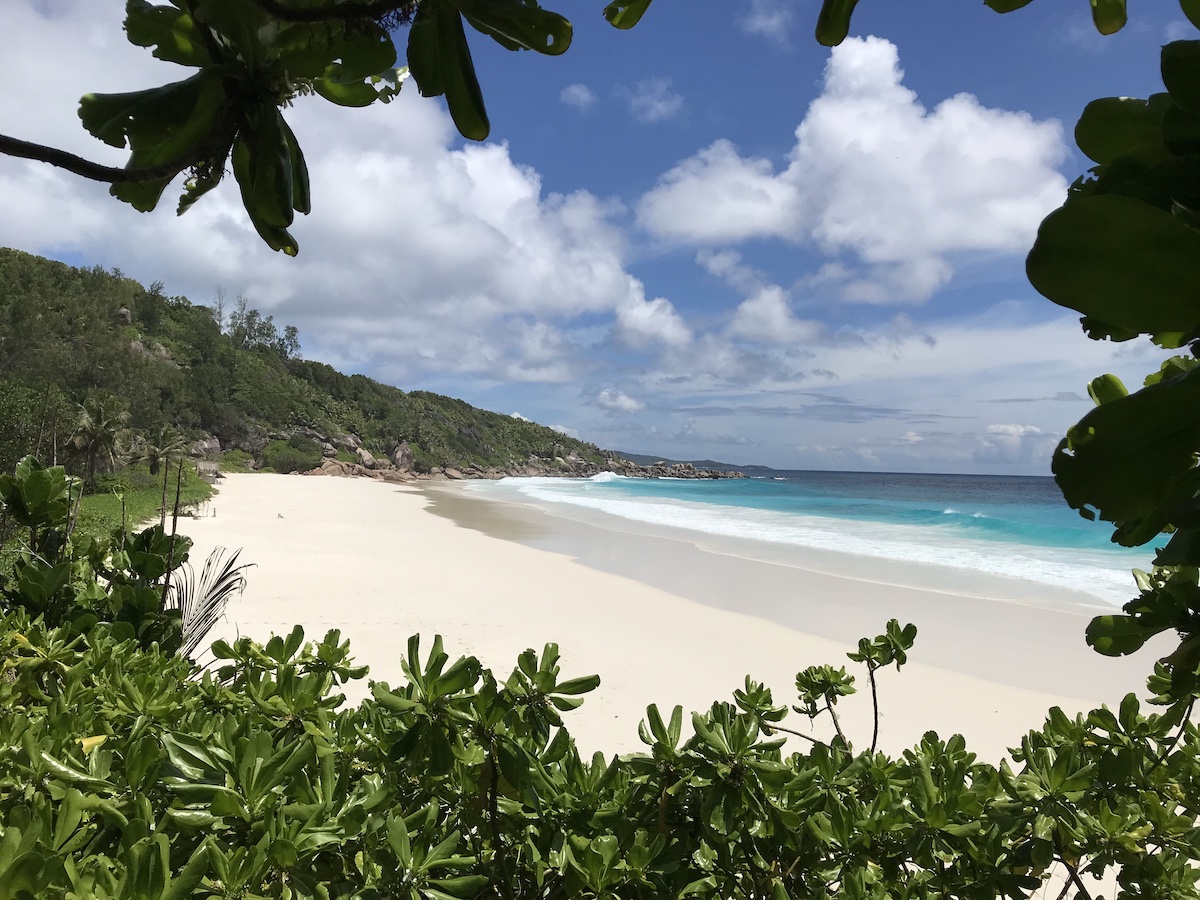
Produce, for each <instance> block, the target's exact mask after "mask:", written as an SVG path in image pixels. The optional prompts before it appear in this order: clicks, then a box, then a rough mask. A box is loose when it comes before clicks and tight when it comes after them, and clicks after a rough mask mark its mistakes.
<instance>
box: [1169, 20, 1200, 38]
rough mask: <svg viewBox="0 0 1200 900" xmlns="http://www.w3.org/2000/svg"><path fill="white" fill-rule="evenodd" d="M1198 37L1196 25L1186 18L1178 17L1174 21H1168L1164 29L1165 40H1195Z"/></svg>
mask: <svg viewBox="0 0 1200 900" xmlns="http://www.w3.org/2000/svg"><path fill="white" fill-rule="evenodd" d="M1195 39H1196V26H1195V25H1193V24H1192V23H1191V22H1189V21H1187V20H1186V19H1177V20H1176V21H1174V22H1168V23H1167V26H1166V27H1165V28H1164V29H1163V40H1165V41H1168V42H1170V41H1194V40H1195Z"/></svg>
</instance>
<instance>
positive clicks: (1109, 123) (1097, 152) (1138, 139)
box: [1075, 94, 1171, 165]
mask: <svg viewBox="0 0 1200 900" xmlns="http://www.w3.org/2000/svg"><path fill="white" fill-rule="evenodd" d="M1170 106H1171V97H1170V95H1168V94H1154V95H1152V96H1151V97H1150V98H1149V99H1148V100H1138V99H1135V98H1132V97H1104V98H1102V99H1100V100H1093V101H1092V102H1091V103H1089V104H1088V105H1087V106H1086V107H1084V110H1083V115H1081V116H1080V117H1079V122H1078V123H1077V124H1076V125H1075V143H1076V144H1078V145H1079V149H1080V150H1082V151H1083V152H1084V154H1085V155H1086V156H1087V157H1088V158H1089V159H1091V160H1093V161H1094V162H1097V163H1100V164H1102V165H1104V164H1107V163H1111V162H1113V161H1114V160H1117V159H1120V158H1122V157H1132V158H1136V159H1138V160H1139V161H1142V162H1147V163H1153V162H1158V161H1161V160H1164V159H1167V158H1168V157H1169V156H1170V153H1169V152H1168V150H1167V147H1166V145H1165V144H1164V143H1163V117H1164V115H1165V114H1166V111H1167V109H1169V108H1170Z"/></svg>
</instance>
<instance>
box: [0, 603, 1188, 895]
mask: <svg viewBox="0 0 1200 900" xmlns="http://www.w3.org/2000/svg"><path fill="white" fill-rule="evenodd" d="M108 628H109V626H105V625H101V626H97V627H96V628H95V629H93V630H92V632H91V633H90V634H89V635H88V639H87V642H86V643H85V642H84V641H83V640H82V639H81V638H80V637H78V636H71V634H70V633H69V632H67V631H65V630H62V629H50V628H46V627H45V626H44V625H42V624H41V623H40V622H38V621H31V620H30V618H29V617H28V615H27V614H25V613H24V612H14V613H11V614H9V615H7V616H5V617H3V619H0V660H2V663H0V894H2V895H3V896H5V897H37V898H67V897H83V896H96V897H114V898H115V897H127V898H134V897H137V898H168V897H170V898H181V897H273V898H281V900H282V898H293V897H319V898H326V897H344V898H351V897H411V898H420V897H427V898H435V900H446V898H473V897H499V898H516V897H522V898H525V897H545V898H566V897H580V898H600V897H610V898H616V897H620V898H647V900H649V898H662V897H713V898H716V897H721V898H727V897H746V898H760V897H761V898H772V900H774V898H784V897H797V898H800V897H804V898H809V897H813V898H832V897H846V898H867V897H869V898H889V897H905V898H907V897H970V898H985V897H986V898H992V897H999V896H1008V897H1025V896H1029V894H1030V892H1031V891H1033V890H1034V889H1035V888H1037V887H1039V886H1040V885H1041V884H1042V882H1043V880H1044V879H1045V878H1046V877H1047V875H1048V874H1049V873H1050V872H1051V870H1052V869H1054V868H1055V867H1057V868H1058V869H1059V870H1060V872H1061V873H1062V875H1063V877H1065V878H1066V879H1068V880H1069V881H1072V882H1074V881H1076V880H1078V885H1077V886H1076V887H1075V891H1074V892H1078V895H1079V896H1084V897H1086V896H1089V895H1088V894H1087V892H1086V889H1085V888H1084V887H1083V885H1084V882H1083V880H1082V878H1083V877H1084V876H1085V875H1087V874H1089V873H1099V872H1103V871H1105V870H1107V869H1109V868H1111V867H1116V868H1117V870H1118V871H1119V883H1120V886H1121V893H1120V894H1119V896H1126V897H1192V896H1195V888H1194V884H1195V880H1196V871H1195V869H1194V868H1193V867H1192V865H1191V862H1190V861H1191V860H1193V859H1194V857H1195V856H1196V853H1197V843H1198V842H1200V837H1198V835H1200V832H1198V831H1197V828H1196V824H1197V823H1196V818H1197V813H1198V810H1197V809H1196V805H1195V801H1194V798H1195V796H1196V791H1195V785H1196V784H1197V783H1200V763H1198V762H1197V754H1196V749H1197V748H1196V737H1197V736H1196V730H1195V728H1194V727H1193V726H1191V725H1190V724H1186V723H1185V724H1183V725H1182V726H1181V725H1180V722H1181V720H1182V718H1183V709H1182V707H1178V706H1176V707H1172V708H1171V709H1169V710H1168V711H1167V712H1166V713H1165V714H1164V715H1150V716H1146V715H1144V714H1143V713H1142V711H1141V709H1140V708H1139V704H1138V702H1137V701H1136V700H1135V699H1133V698H1132V697H1130V698H1127V699H1126V701H1125V702H1124V703H1123V704H1122V705H1121V708H1120V710H1119V711H1117V712H1112V711H1109V710H1107V709H1101V710H1098V711H1095V712H1093V713H1092V714H1091V715H1090V716H1088V717H1086V718H1085V717H1079V718H1075V719H1071V718H1068V717H1067V716H1065V715H1064V714H1063V713H1062V712H1061V711H1059V710H1057V709H1056V710H1052V711H1051V713H1050V718H1049V720H1048V721H1047V723H1046V726H1045V727H1044V728H1043V729H1042V730H1041V731H1040V732H1034V733H1031V734H1029V735H1027V736H1026V737H1025V738H1023V739H1021V740H1020V741H1019V744H1020V746H1019V748H1018V749H1017V752H1016V757H1015V758H1016V762H1017V766H1019V768H1016V769H1014V768H1012V767H1010V766H1009V765H1008V764H1007V763H1005V764H1002V765H1001V766H1000V767H999V768H997V767H995V766H992V765H989V764H986V763H982V762H980V761H978V760H977V759H976V758H975V756H974V754H972V753H970V752H969V751H968V750H967V748H966V747H965V745H964V742H963V740H962V738H960V737H952V738H950V739H949V740H942V739H940V738H939V737H937V736H936V735H934V734H928V735H926V737H925V738H924V740H922V742H921V743H920V744H919V745H918V746H917V747H914V748H912V749H911V750H908V751H906V752H905V753H903V754H902V755H901V756H899V757H897V758H890V757H888V756H886V755H884V754H882V753H875V752H871V751H866V752H855V751H854V750H853V748H852V746H851V744H850V741H849V740H848V738H847V737H846V736H844V735H838V734H836V733H835V736H834V738H833V739H832V740H830V741H829V742H827V743H826V742H820V741H812V740H811V739H810V745H806V749H805V751H804V752H785V748H784V747H783V740H782V734H781V732H783V731H785V730H788V729H789V727H790V726H789V725H787V724H785V723H786V721H787V710H786V709H785V708H784V707H782V706H776V705H774V703H773V700H772V697H771V693H770V692H769V691H768V690H766V689H765V688H763V687H762V686H760V685H757V684H755V683H754V682H752V681H749V680H748V681H747V683H746V685H745V686H744V688H743V689H742V690H739V691H737V692H736V693H735V694H734V702H732V703H714V704H713V706H712V707H711V708H710V709H709V710H707V711H706V712H703V713H695V714H693V716H692V718H691V728H690V729H689V731H690V732H691V734H690V736H689V735H687V734H685V732H684V727H683V724H684V720H683V714H682V710H680V709H679V708H678V707H677V708H676V709H675V710H674V711H672V712H671V713H670V714H667V715H663V714H662V713H660V711H659V710H658V709H657V708H655V707H650V708H649V709H648V710H647V718H646V721H645V722H644V723H643V725H642V726H641V734H642V738H643V740H644V741H645V742H646V743H647V745H648V752H647V753H645V754H638V755H630V756H625V757H614V758H606V757H604V756H603V755H602V754H596V755H595V756H594V757H593V758H591V759H590V760H585V759H581V758H580V756H579V754H578V752H577V751H576V748H575V745H574V742H573V741H572V739H571V738H570V736H569V734H568V733H567V731H566V729H565V728H564V727H563V724H562V718H561V715H562V713H564V712H566V711H568V710H570V709H572V708H574V707H576V706H578V705H579V703H580V702H581V695H582V694H584V693H586V692H587V691H589V690H591V689H592V688H594V687H595V686H596V685H597V684H598V682H599V679H598V678H595V677H585V678H577V679H571V680H567V681H561V680H560V679H559V665H558V652H557V648H556V647H555V646H554V645H553V644H550V645H547V646H546V648H545V649H544V651H543V652H542V653H541V654H540V655H538V654H536V653H534V652H533V651H532V650H529V651H526V652H525V653H523V654H522V655H521V656H520V658H519V660H518V663H517V666H516V668H515V669H514V670H513V672H512V673H511V675H509V677H508V678H507V679H505V680H503V681H500V680H498V679H497V678H496V677H495V676H494V675H493V674H492V673H491V672H490V671H488V670H487V669H485V668H484V667H482V666H481V665H480V664H479V662H478V661H477V660H475V659H473V658H464V659H459V660H458V661H456V662H454V663H450V660H449V659H448V657H447V655H446V654H445V653H444V652H443V650H442V646H441V641H440V639H435V640H434V642H433V646H432V648H431V650H430V652H429V653H428V655H424V656H423V655H422V654H421V653H420V650H419V645H418V641H417V639H416V638H415V637H414V638H412V639H410V641H409V643H408V648H407V652H406V654H405V658H404V663H403V670H404V673H405V676H406V681H405V683H404V684H403V685H399V686H397V687H395V688H393V687H390V686H389V685H386V684H379V683H377V684H374V685H373V688H372V697H371V698H370V699H368V700H367V701H365V702H364V703H362V704H361V705H360V706H359V707H356V708H344V707H342V706H341V701H342V697H341V695H340V694H339V693H338V689H339V687H340V686H341V685H342V684H344V683H345V682H346V681H347V680H349V679H353V678H360V677H362V676H363V675H364V674H365V670H364V669H363V668H361V667H355V666H353V665H352V664H351V662H350V660H349V656H348V652H349V648H348V646H347V644H346V643H345V642H343V641H341V639H340V635H339V634H338V632H336V631H334V632H330V633H329V634H328V635H327V636H326V638H325V639H324V640H323V641H322V642H321V643H319V644H315V645H305V644H304V642H303V633H302V632H301V631H300V629H299V628H297V629H295V630H294V631H293V632H292V633H291V634H290V635H289V636H288V637H287V638H282V637H275V638H272V639H271V641H269V642H268V643H267V644H266V645H265V646H262V645H259V644H256V643H253V642H252V641H250V640H248V639H241V640H239V641H238V642H236V643H235V644H232V645H231V644H228V643H224V642H217V644H215V645H214V647H213V651H214V654H215V656H216V657H217V662H216V664H215V667H214V668H212V669H210V670H208V671H203V670H201V669H199V668H197V667H196V666H195V665H193V664H192V663H189V662H188V661H187V660H185V659H182V658H179V657H171V656H166V655H163V654H162V653H160V652H158V651H157V649H155V648H150V649H142V648H141V647H139V646H138V645H137V644H136V643H135V642H120V641H117V640H115V639H114V638H113V637H112V635H111V633H110V632H109V630H108ZM896 635H899V636H900V638H901V640H900V642H899V644H897V643H896V642H895V641H894V640H892V638H893V637H894V636H896ZM906 637H907V633H906V632H904V631H903V630H901V629H899V628H898V627H897V626H893V627H890V628H889V630H888V633H887V634H884V635H881V636H880V637H879V638H877V639H875V640H874V641H864V644H863V646H864V647H865V648H866V653H863V652H862V648H861V647H860V653H859V654H857V655H858V656H859V657H861V658H862V662H864V663H865V664H866V665H867V667H868V669H869V670H870V671H871V673H872V674H874V669H877V668H879V665H874V668H872V667H873V663H872V659H873V660H874V661H875V663H880V661H881V660H882V659H885V658H886V657H887V655H888V654H889V653H890V654H891V655H892V657H893V661H895V662H899V661H901V660H899V659H897V658H896V655H895V652H894V651H895V650H896V648H897V647H899V648H900V652H901V653H903V651H904V647H905V644H906V643H907V644H911V639H910V638H908V639H907V640H906ZM852 682H853V679H852V678H851V677H850V676H848V675H846V674H845V672H844V671H842V670H834V669H831V668H829V667H814V668H812V669H807V670H805V671H804V672H802V673H800V675H799V676H798V687H799V690H800V693H801V697H800V704H799V706H798V708H799V710H800V711H801V713H802V714H807V713H809V712H813V714H814V715H828V710H831V709H832V708H833V707H834V706H835V705H836V701H837V697H838V696H840V695H842V694H844V693H847V692H848V691H849V690H852V688H853V684H852ZM814 710H815V711H814Z"/></svg>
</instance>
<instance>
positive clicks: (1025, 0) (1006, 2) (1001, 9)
mask: <svg viewBox="0 0 1200 900" xmlns="http://www.w3.org/2000/svg"><path fill="white" fill-rule="evenodd" d="M1032 2H1033V0H983V3H984V6H987V7H988V8H989V9H994V10H995V11H996V12H998V13H1010V12H1013V11H1014V10H1018V9H1020V8H1021V7H1023V6H1028V5H1029V4H1030V3H1032Z"/></svg>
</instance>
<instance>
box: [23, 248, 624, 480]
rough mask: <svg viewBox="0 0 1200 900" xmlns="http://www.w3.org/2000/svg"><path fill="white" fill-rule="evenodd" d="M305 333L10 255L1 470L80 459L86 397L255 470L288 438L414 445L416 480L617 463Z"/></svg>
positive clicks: (154, 288) (316, 443)
mask: <svg viewBox="0 0 1200 900" xmlns="http://www.w3.org/2000/svg"><path fill="white" fill-rule="evenodd" d="M301 338H302V336H301V335H298V334H297V333H296V331H295V329H294V328H291V327H286V328H280V327H277V326H276V325H275V323H274V322H273V321H272V319H271V317H270V316H265V317H264V316H262V315H261V314H259V313H258V312H257V311H256V310H254V309H251V308H249V307H248V306H247V304H246V303H245V302H244V301H243V302H240V303H237V302H230V303H229V304H228V307H227V308H225V309H223V310H221V312H220V313H218V311H216V310H214V309H212V308H210V307H206V306H199V305H195V304H193V303H191V302H190V301H188V300H187V299H186V298H184V297H168V296H166V295H165V294H164V293H163V290H162V285H161V284H154V285H151V286H149V287H145V286H143V285H141V284H139V283H138V282H137V281H134V280H133V279H130V278H126V277H124V276H122V275H121V273H120V272H119V271H106V270H104V269H102V268H91V269H79V268H74V267H72V266H68V265H65V264H63V263H60V262H54V261H51V260H47V259H43V258H41V257H37V256H32V255H30V254H27V253H22V252H19V251H16V250H10V249H5V248H0V471H8V470H11V468H12V466H13V464H14V462H15V461H16V460H17V459H19V458H20V457H21V456H22V455H24V454H25V453H28V452H37V453H38V454H39V455H40V456H41V457H42V458H43V459H46V460H50V459H51V458H52V457H55V456H57V459H58V461H59V462H63V461H64V460H65V461H67V462H68V463H70V462H71V458H70V452H71V451H70V449H69V442H70V438H71V437H72V435H73V433H74V432H75V430H76V429H77V427H78V422H79V419H80V415H81V405H82V404H85V402H88V403H90V404H91V408H93V409H101V410H104V411H107V412H109V413H112V414H113V415H115V416H116V418H117V419H118V420H119V423H120V424H121V426H122V430H123V432H124V433H125V439H126V441H127V442H129V441H132V440H135V439H136V437H137V436H138V435H155V434H160V433H161V432H162V429H163V427H164V426H174V427H175V428H177V429H178V430H179V431H181V432H182V433H183V436H184V437H185V438H186V439H187V441H188V442H189V443H190V444H191V445H192V446H193V447H195V446H207V447H208V448H210V451H211V452H216V444H215V442H214V441H213V440H212V439H213V438H215V439H216V441H219V442H220V447H221V449H222V450H224V451H230V450H233V451H235V454H234V455H235V456H238V454H249V456H250V457H253V458H254V460H255V464H261V463H262V461H263V459H264V454H266V455H267V456H269V455H270V449H271V448H272V447H274V448H276V449H277V451H278V448H280V447H281V446H282V447H286V446H287V444H286V443H285V442H288V441H289V440H290V442H291V450H292V451H294V452H293V454H292V456H293V457H296V455H297V454H300V455H301V456H303V457H304V458H305V459H308V460H309V461H311V460H312V459H314V457H313V456H312V454H316V455H315V460H316V461H317V462H319V461H320V459H321V445H322V444H326V446H325V448H324V450H325V456H330V455H331V452H330V447H331V446H332V447H334V448H337V449H338V450H339V451H340V452H339V456H341V457H342V458H343V459H347V460H348V461H350V460H353V459H354V456H353V455H352V454H351V453H350V451H353V450H354V449H355V446H356V444H357V443H358V442H361V444H362V445H363V446H364V447H365V448H366V449H367V450H369V451H370V452H371V453H372V454H375V455H377V456H382V455H386V454H390V453H391V452H392V451H393V450H394V449H395V448H396V447H397V446H398V445H399V444H400V443H401V442H402V441H407V442H408V445H409V447H410V448H411V450H412V453H413V457H414V461H415V468H416V469H417V470H428V469H430V468H432V467H434V466H453V467H456V468H470V467H476V468H479V469H483V468H496V469H504V468H506V467H512V466H524V465H525V464H526V463H527V462H528V460H529V458H530V456H536V457H540V458H543V459H546V460H548V461H553V460H554V459H555V458H556V457H558V458H563V457H567V458H570V457H572V456H573V457H575V459H577V460H581V461H587V462H588V463H591V464H597V465H599V464H605V463H606V455H605V454H603V453H602V452H601V451H600V450H599V448H597V447H595V446H594V445H591V444H586V443H583V442H581V441H578V440H574V439H572V438H569V437H567V436H565V435H563V434H560V433H559V432H557V431H554V430H553V429H550V428H546V427H544V426H541V425H536V424H534V423H531V422H526V421H522V420H520V419H515V418H513V417H511V416H506V415H500V414H498V413H493V412H486V411H484V410H480V409H476V408H475V407H472V406H470V405H469V404H467V403H464V402H463V401H461V400H455V399H452V398H450V397H443V396H440V395H438V394H431V393H427V392H424V391H411V392H405V391H402V390H399V389H397V388H394V387H390V386H388V385H384V384H380V383H379V382H377V381H374V380H372V379H370V378H366V377H364V376H362V375H343V374H342V373H340V372H337V371H336V370H334V369H333V368H331V367H330V366H327V365H324V364H322V363H318V362H312V361H310V360H305V359H302V358H300V357H299V355H298V354H299V341H300V339H301ZM97 403H99V406H97ZM126 412H127V413H128V416H127V418H126V416H125V413H126ZM286 455H287V454H286V453H284V454H280V453H279V452H277V453H276V456H277V457H279V456H286ZM238 458H240V459H243V460H246V459H247V457H246V456H245V455H241V456H239V457H238ZM297 459H300V457H297ZM300 461H303V459H301V460H300ZM78 462H79V461H78V459H76V460H75V463H76V464H78ZM296 467H297V468H300V465H299V464H297V465H296ZM276 468H278V466H276Z"/></svg>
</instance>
